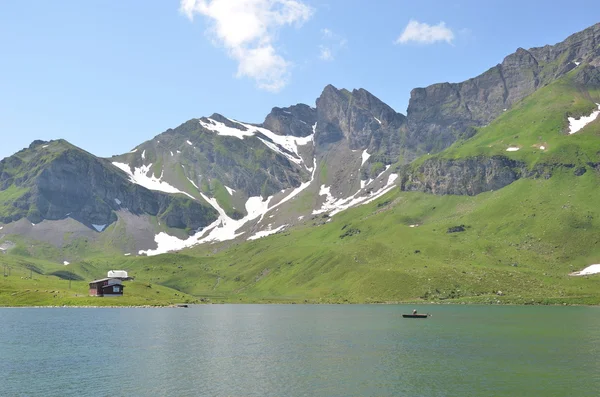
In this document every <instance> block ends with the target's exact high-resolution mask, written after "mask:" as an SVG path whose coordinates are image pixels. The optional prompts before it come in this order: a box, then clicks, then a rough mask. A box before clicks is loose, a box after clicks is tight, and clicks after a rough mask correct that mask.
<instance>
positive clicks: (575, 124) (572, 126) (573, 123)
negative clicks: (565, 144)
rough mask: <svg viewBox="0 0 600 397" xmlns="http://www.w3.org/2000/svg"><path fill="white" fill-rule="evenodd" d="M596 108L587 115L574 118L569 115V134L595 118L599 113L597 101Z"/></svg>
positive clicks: (599, 106) (599, 107) (599, 105)
mask: <svg viewBox="0 0 600 397" xmlns="http://www.w3.org/2000/svg"><path fill="white" fill-rule="evenodd" d="M596 105H598V110H594V111H593V112H592V113H591V114H590V115H589V116H581V117H580V118H578V119H576V118H575V117H569V118H568V120H569V134H570V135H572V134H574V133H576V132H577V131H579V130H581V129H582V128H583V127H585V126H586V125H588V124H589V123H591V122H592V121H594V120H596V117H598V115H599V114H600V103H597V104H596Z"/></svg>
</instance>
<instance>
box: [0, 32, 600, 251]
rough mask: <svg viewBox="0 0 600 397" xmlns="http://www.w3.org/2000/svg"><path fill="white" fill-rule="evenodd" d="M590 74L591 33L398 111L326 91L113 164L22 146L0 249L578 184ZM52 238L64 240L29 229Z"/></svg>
mask: <svg viewBox="0 0 600 397" xmlns="http://www.w3.org/2000/svg"><path fill="white" fill-rule="evenodd" d="M599 70H600V24H596V25H594V26H592V27H590V28H588V29H586V30H584V31H582V32H579V33H576V34H574V35H572V36H570V37H569V38H567V39H566V40H565V41H563V42H561V43H558V44H556V45H554V46H545V47H542V48H533V49H530V50H524V49H518V50H517V51H516V52H515V53H514V54H511V55H509V56H507V57H506V58H505V59H504V60H503V62H502V63H501V64H499V65H497V66H495V67H493V68H491V69H490V70H488V71H487V72H485V73H483V74H482V75H480V76H478V77H475V78H473V79H470V80H467V81H465V82H462V83H457V84H450V83H441V84H434V85H432V86H429V87H426V88H416V89H414V90H413V91H412V93H411V99H410V102H409V106H408V113H407V115H406V116H405V115H402V114H400V113H398V112H396V111H394V110H393V109H392V108H391V107H389V106H388V105H386V104H385V103H383V102H382V101H381V100H379V99H378V98H377V97H375V96H374V95H372V94H371V93H369V92H368V91H366V90H364V89H355V90H352V91H349V90H346V89H338V88H336V87H333V86H332V85H328V86H326V87H325V88H324V90H323V92H322V93H321V95H320V96H319V97H318V98H317V99H316V103H315V106H314V107H311V106H309V105H305V104H297V105H293V106H290V107H285V108H273V110H272V111H271V112H270V113H269V114H268V115H267V116H266V117H265V120H264V122H263V123H261V124H250V123H244V122H242V121H238V120H234V119H231V118H228V117H225V116H223V115H220V114H213V115H211V116H210V117H200V118H195V119H191V120H188V121H187V122H185V123H183V124H181V125H180V126H178V127H176V128H174V129H169V130H167V131H165V132H163V133H161V134H159V135H157V136H156V137H154V138H153V139H150V140H148V141H146V142H143V143H141V144H140V145H138V146H137V147H135V148H134V149H133V150H132V151H130V152H128V153H124V154H121V155H118V156H114V157H112V158H110V159H99V158H96V157H94V156H92V155H91V154H89V153H87V152H85V151H83V150H81V149H78V148H75V147H73V146H72V145H70V144H68V143H67V142H65V141H53V142H34V143H33V144H32V145H31V146H30V147H29V148H28V149H24V150H23V151H21V152H19V153H17V154H15V155H14V156H11V157H9V158H7V159H4V160H2V162H0V223H1V224H0V228H2V229H0V230H2V234H0V242H1V241H2V240H3V239H4V240H6V239H8V238H13V239H14V240H17V239H16V238H14V237H10V236H11V235H12V236H15V235H18V236H21V237H24V238H27V239H30V240H31V241H37V240H39V239H42V240H43V241H45V242H48V243H51V244H53V245H54V246H63V247H66V246H67V245H68V244H71V245H73V244H74V241H79V240H77V238H80V239H85V241H84V242H82V243H81V244H79V243H78V244H77V246H78V247H82V246H86V247H88V246H89V247H92V246H93V247H94V249H99V248H98V247H106V246H110V247H111V248H113V247H117V249H118V250H120V251H122V252H123V253H128V254H130V253H138V254H144V253H145V254H148V255H153V254H159V253H163V252H167V251H171V250H179V249H182V248H185V247H191V246H193V245H197V244H201V243H215V242H223V241H228V240H237V241H246V240H254V239H257V238H260V237H264V236H268V235H270V234H274V233H277V232H284V231H286V230H290V229H292V228H294V227H296V226H301V225H305V224H306V222H307V221H308V220H313V219H320V221H319V222H317V223H318V224H322V223H325V222H329V219H330V218H328V217H330V216H333V215H335V214H337V213H339V212H341V211H344V210H346V209H348V208H351V207H355V206H358V205H361V204H366V203H370V202H372V201H373V200H376V199H377V198H379V197H381V196H382V195H384V194H386V193H388V192H390V191H391V190H393V189H394V187H396V186H400V187H401V188H402V189H403V190H411V191H415V190H416V191H422V192H428V193H435V194H457V195H477V194H479V193H481V192H485V191H490V190H498V189H501V188H503V187H505V186H507V185H509V184H511V183H512V182H514V181H516V180H518V179H520V178H523V177H532V178H541V177H543V178H546V177H550V176H551V175H553V173H554V172H555V170H556V169H557V168H568V169H572V172H573V173H574V174H575V175H578V176H581V175H582V174H583V173H585V172H589V171H592V170H596V169H598V166H597V164H600V159H599V158H598V153H599V152H600V147H598V143H597V140H596V135H595V134H596V130H597V128H596V127H597V125H598V121H596V120H595V119H594V117H593V116H594V114H595V113H594V112H595V111H596V110H597V105H596V104H597V103H600V95H599V90H600V88H599V87H600V71H599ZM583 116H585V118H582V117H583ZM588 119H589V121H590V124H588V125H587V126H585V127H583V129H582V130H581V131H580V132H577V133H575V134H574V135H571V134H570V133H569V132H572V130H571V128H575V127H574V126H576V125H579V126H581V125H583V124H585V123H586V122H587V121H586V120H588ZM571 120H573V121H571ZM25 219H27V221H24V220H25ZM69 220H74V221H75V222H76V224H74V223H73V222H68V221H69ZM40 222H45V225H44V226H43V227H42V226H37V225H38V224H39V223H40ZM48 222H55V223H52V224H49V223H48ZM77 222H78V224H77ZM31 224H34V225H31ZM36 227H37V229H35V228H36ZM52 228H55V229H56V230H59V234H61V233H60V231H63V233H62V234H63V235H64V236H63V237H64V238H63V240H61V239H60V238H58V237H57V236H52V237H50V236H46V237H45V236H44V235H45V234H47V233H41V232H40V230H51V229H52ZM90 232H92V233H91V234H90ZM67 234H68V236H67ZM77 236H79V237H77ZM27 241H29V240H27ZM61 241H63V242H61ZM117 241H119V243H116V242H117ZM21 244H22V245H24V244H25V240H23V242H22V243H21ZM90 249H92V248H90ZM75 251H82V249H75Z"/></svg>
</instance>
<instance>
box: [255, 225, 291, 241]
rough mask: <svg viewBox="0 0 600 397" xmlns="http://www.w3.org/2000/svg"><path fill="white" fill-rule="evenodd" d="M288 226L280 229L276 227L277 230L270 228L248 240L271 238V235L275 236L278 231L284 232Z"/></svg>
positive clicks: (282, 226)
mask: <svg viewBox="0 0 600 397" xmlns="http://www.w3.org/2000/svg"><path fill="white" fill-rule="evenodd" d="M286 226H287V225H281V226H279V227H276V228H275V229H271V227H270V226H269V228H268V229H267V230H262V231H260V232H257V233H256V234H253V235H252V236H250V237H248V240H256V239H259V238H261V237H266V236H270V235H271V234H275V233H277V232H278V231H280V230H282V229H283V228H285V227H286Z"/></svg>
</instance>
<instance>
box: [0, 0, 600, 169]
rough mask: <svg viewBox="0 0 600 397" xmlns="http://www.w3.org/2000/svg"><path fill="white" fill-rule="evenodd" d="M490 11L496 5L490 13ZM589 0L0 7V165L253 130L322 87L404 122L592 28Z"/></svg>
mask: <svg viewBox="0 0 600 397" xmlns="http://www.w3.org/2000/svg"><path fill="white" fill-rule="evenodd" d="M490 3H494V4H490ZM596 10H597V0H596V1H588V0H573V1H570V2H569V3H568V4H567V3H565V4H563V5H562V6H561V7H557V6H552V5H550V3H549V2H548V1H528V0H520V1H515V0H504V1H502V2H482V1H480V0H479V1H475V0H464V1H463V0H455V1H453V0H439V1H433V0H432V1H428V0H419V1H415V0H413V1H404V0H368V1H367V0H122V1H116V0H115V1H106V0H88V1H81V0H77V1H76V0H61V1H47V0H28V1H17V0H4V1H0V158H4V157H7V156H10V155H11V154H13V153H15V152H17V151H19V150H21V149H22V148H24V147H27V146H29V144H30V143H31V142H32V141H33V140H35V139H42V140H50V139H58V138H63V139H66V140H68V141H69V142H71V143H73V144H75V145H77V146H79V147H81V148H83V149H85V150H87V151H89V152H91V153H93V154H95V155H97V156H102V157H108V156H111V155H115V154H120V153H124V152H127V151H129V150H131V149H132V148H133V147H135V146H137V145H138V144H140V143H141V142H143V141H146V140H148V139H151V138H152V137H154V136H155V135H157V134H160V133H161V132H163V131H165V130H167V129H168V128H175V127H177V126H178V125H180V124H182V123H183V122H185V121H186V120H189V119H192V118H197V117H202V116H209V115H211V114H212V113H215V112H216V113H221V114H223V115H225V116H227V117H229V118H233V119H237V120H241V121H246V122H250V123H260V122H262V121H263V120H264V117H265V116H266V115H267V114H268V113H269V111H270V110H271V108H273V107H275V106H278V107H285V106H290V105H293V104H296V103H306V104H308V105H311V106H314V104H315V100H316V98H317V97H318V96H319V95H320V93H321V92H322V90H323V88H324V87H325V86H326V85H327V84H333V85H334V86H336V87H338V88H347V89H350V90H351V89H353V88H365V89H366V90H368V91H370V92H371V93H372V94H374V95H375V96H377V97H379V98H380V99H381V100H383V101H384V102H385V103H387V104H388V105H390V106H391V107H392V108H394V109H395V110H396V111H398V112H401V113H404V114H406V108H407V106H408V101H409V98H410V91H411V90H412V89H413V88H415V87H424V86H427V85H430V84H434V83H439V82H445V81H449V82H460V81H463V80H466V79H469V78H471V77H475V76H476V75H478V74H480V73H483V72H484V71H486V70H487V69H489V68H490V67H492V66H494V65H496V64H498V63H499V62H501V61H502V59H503V58H504V57H505V56H506V55H508V54H510V53H512V52H514V51H515V50H516V49H517V48H518V47H523V48H530V47H536V46H543V45H545V44H555V43H557V42H559V41H562V40H564V39H565V38H566V37H567V36H569V35H570V34H572V33H575V32H577V31H580V30H583V29H585V28H586V27H589V26H591V25H593V24H594V23H597V22H600V14H598V13H597V12H596Z"/></svg>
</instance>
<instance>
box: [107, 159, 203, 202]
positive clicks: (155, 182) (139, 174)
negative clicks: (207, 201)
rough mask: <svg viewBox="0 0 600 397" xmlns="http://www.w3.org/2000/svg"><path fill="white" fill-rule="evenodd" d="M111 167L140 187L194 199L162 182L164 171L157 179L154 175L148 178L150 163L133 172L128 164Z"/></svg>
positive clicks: (115, 163) (114, 163)
mask: <svg viewBox="0 0 600 397" xmlns="http://www.w3.org/2000/svg"><path fill="white" fill-rule="evenodd" d="M113 165H114V166H115V167H118V168H120V169H121V170H123V171H125V173H126V174H127V175H129V180H130V181H131V182H133V183H135V184H138V185H140V186H143V187H145V188H146V189H150V190H157V191H159V192H165V193H181V194H185V195H186V196H188V197H190V198H192V199H194V197H193V196H192V195H190V194H188V193H186V192H183V191H181V190H179V189H177V188H176V187H174V186H171V185H169V184H168V183H167V182H165V181H163V180H162V176H163V173H164V170H163V171H162V173H161V175H160V177H159V178H156V177H155V176H154V174H150V176H148V173H149V172H150V168H151V167H152V163H150V164H148V165H142V166H141V167H139V168H135V169H134V170H133V172H132V171H131V167H129V165H128V164H124V163H117V162H113Z"/></svg>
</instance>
